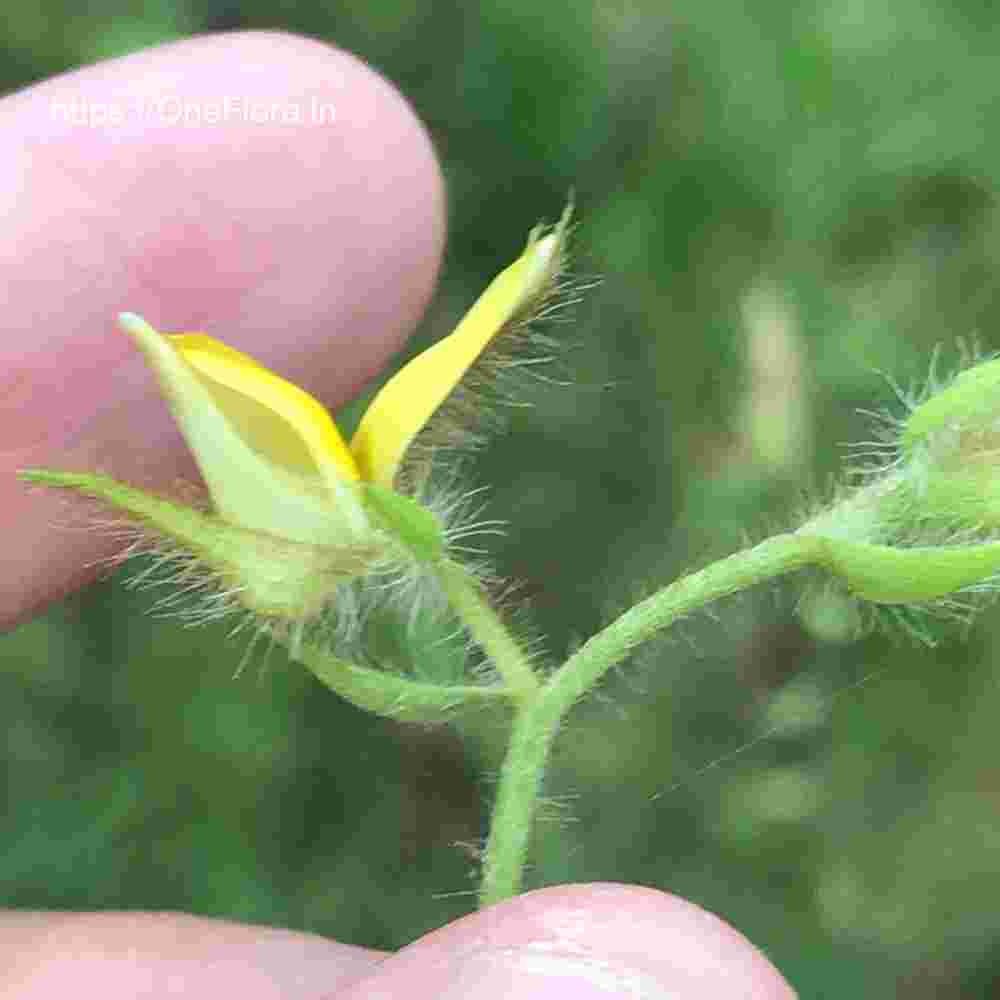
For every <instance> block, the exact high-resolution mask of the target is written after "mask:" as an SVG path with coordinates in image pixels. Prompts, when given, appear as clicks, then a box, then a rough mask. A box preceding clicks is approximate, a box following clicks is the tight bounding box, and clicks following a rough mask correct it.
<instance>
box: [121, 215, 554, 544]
mask: <svg viewBox="0 0 1000 1000" xmlns="http://www.w3.org/2000/svg"><path fill="white" fill-rule="evenodd" d="M568 216H569V211H568V210H567V212H566V213H564V215H563V218H562V219H561V220H560V222H559V224H558V225H557V226H556V227H555V228H554V229H553V230H552V231H551V232H548V233H547V234H545V233H544V232H543V231H542V230H541V229H539V228H536V229H535V230H534V231H533V232H532V233H531V235H530V237H529V239H528V244H527V246H526V248H525V250H524V252H523V253H522V254H521V256H520V257H518V259H517V260H516V261H514V263H513V264H511V265H510V266H509V267H507V268H506V269H505V270H504V271H502V272H501V273H500V274H499V275H498V276H497V277H496V278H495V279H494V280H493V282H492V283H491V284H490V285H489V287H488V288H487V289H486V291H485V292H484V293H483V294H482V296H481V297H480V298H479V300H478V301H477V302H476V303H475V305H474V306H473V307H472V309H471V310H470V311H469V312H468V313H467V314H466V316H465V317H464V318H463V319H462V321H461V322H460V323H459V325H458V327H457V328H456V329H455V330H454V332H453V333H451V334H450V335H449V336H448V337H446V338H444V339H443V340H441V341H440V342H438V343H437V344H435V345H433V346H432V347H431V348H429V349H428V350H426V351H424V352H423V353H422V354H420V355H419V356H418V357H416V358H415V359H414V360H412V361H411V362H410V363H409V364H407V365H406V366H404V367H403V368H402V369H401V370H400V371H399V372H398V373H397V374H396V375H395V376H394V377H393V378H391V379H390V380H389V381H388V382H387V383H386V385H385V386H384V387H383V388H382V389H381V391H380V392H379V393H378V394H377V395H376V396H375V398H374V399H373V400H372V403H371V405H370V406H369V407H368V409H367V411H366V412H365V414H364V416H363V418H362V420H361V422H360V424H359V426H358V429H357V432H356V433H355V435H354V437H353V438H352V440H351V443H350V445H349V446H348V445H347V444H346V443H345V441H344V440H343V438H342V437H341V435H340V432H339V431H338V430H337V427H336V425H335V424H334V422H333V420H332V418H331V417H330V415H329V413H328V412H327V411H326V410H325V409H324V408H323V406H322V405H320V403H318V402H317V401H316V400H315V399H313V397H312V396H310V395H309V394H308V393H306V392H305V391H303V390H302V389H300V388H298V387H297V386H295V385H292V384H291V383H290V382H287V381H285V380H284V379H282V378H281V377H279V376H278V375H275V374H274V373H273V372H271V371H269V370H268V369H266V368H264V367H263V366H262V365H260V364H258V363H257V362H256V361H254V360H253V358H250V357H248V356H247V355H246V354H243V353H241V352H240V351H237V350H235V349H234V348H232V347H228V346H227V345H225V344H223V343H221V342H220V341H218V340H215V339H213V338H212V337H208V336H206V335H205V334H201V333H182V334H161V333H158V332H157V331H156V330H154V329H153V328H152V327H151V326H150V325H149V324H148V323H146V322H145V320H143V319H141V318H140V317H139V316H136V315H134V314H132V313H124V314H122V316H121V318H120V323H121V326H122V328H123V329H124V330H125V332H126V333H127V334H129V335H130V336H131V337H132V338H133V340H134V341H135V342H136V344H137V345H138V346H139V347H140V348H141V349H142V351H143V352H144V354H145V355H146V358H147V360H148V362H149V363H150V365H151V366H152V368H153V369H154V371H155V373H156V375H157V377H158V379H159V382H160V385H161V388H162V390H163V392H164V395H165V397H166V399H167V401H168V403H169V405H170V407H171V409H172V411H173V413H174V416H175V418H176V420H177V422H178V424H179V426H180V428H181V432H182V433H183V435H184V438H185V440H186V442H187V444H188V446H189V447H190V449H191V451H192V453H193V454H194V457H195V460H196V461H197V463H198V466H199V468H200V470H201V473H202V475H203V477H204V479H205V483H206V485H207V486H208V490H209V493H210V494H211V497H212V500H213V502H214V504H215V507H216V511H217V513H218V514H219V515H221V516H222V517H223V518H225V519H226V520H227V521H228V522H230V523H232V524H235V525H238V526H241V527H244V528H248V529H250V530H253V531H258V532H264V533H266V534H269V535H272V536H277V537H279V538H287V539H289V540H292V541H298V542H305V543H309V544H313V545H323V544H331V543H332V544H337V543H338V542H344V543H352V542H353V543H364V541H365V539H366V536H369V535H370V534H371V528H370V522H369V518H368V515H367V512H366V508H365V502H364V496H363V495H362V492H363V491H362V490H359V489H358V487H359V486H369V487H373V488H374V492H376V493H378V492H380V491H385V490H391V489H392V487H393V485H394V483H395V482H396V479H397V475H398V473H399V471H400V469H401V467H402V465H403V463H404V461H405V459H406V456H407V452H408V451H409V449H410V448H411V446H412V445H413V443H414V441H415V439H416V438H417V436H418V435H419V434H420V432H421V431H422V430H423V429H424V428H425V427H427V425H428V424H429V423H430V422H431V421H432V420H433V418H434V415H435V413H437V412H438V411H439V409H440V408H441V406H442V404H443V403H444V402H445V401H446V400H447V398H448V397H449V395H450V394H451V393H452V391H453V390H454V389H455V388H456V387H457V386H458V385H459V383H460V382H461V381H462V379H463V377H464V376H465V375H466V373H467V372H468V371H469V369H470V368H471V367H472V366H473V365H474V364H475V363H476V361H477V359H479V358H480V356H481V355H483V353H484V351H486V349H487V348H488V347H489V346H490V344H491V342H493V341H494V339H495V338H496V337H497V335H498V334H499V333H500V332H501V331H503V330H504V329H506V328H507V327H508V326H509V325H510V324H511V323H514V322H517V321H518V320H519V319H520V318H522V317H523V316H524V315H526V314H530V313H531V312H532V311H533V310H535V309H536V308H538V306H539V305H540V304H543V303H544V302H545V301H546V300H547V299H548V297H549V296H550V295H551V293H552V292H553V290H554V288H555V286H556V283H557V280H558V277H559V272H560V270H561V267H562V258H563V253H564V246H565V236H566V229H567V225H568Z"/></svg>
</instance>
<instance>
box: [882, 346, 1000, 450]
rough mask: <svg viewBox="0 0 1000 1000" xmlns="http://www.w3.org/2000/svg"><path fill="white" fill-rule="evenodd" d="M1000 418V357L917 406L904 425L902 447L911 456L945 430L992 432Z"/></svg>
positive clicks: (983, 363) (964, 373)
mask: <svg viewBox="0 0 1000 1000" xmlns="http://www.w3.org/2000/svg"><path fill="white" fill-rule="evenodd" d="M998 416H1000V358H997V359H994V360H993V361H984V362H982V363H981V364H978V365H976V366H975V367H973V368H969V369H967V370H966V371H964V372H961V373H959V374H958V375H957V376H956V377H955V380H954V381H953V382H952V383H951V385H949V386H948V387H947V388H946V389H942V390H941V391H940V392H936V393H934V395H933V396H931V397H930V398H929V399H927V400H925V401H924V402H923V403H921V404H920V405H919V406H917V407H915V408H914V410H913V412H912V413H911V414H910V415H909V417H907V418H906V420H905V421H904V423H903V428H902V433H901V434H900V438H899V444H900V448H901V450H902V452H903V454H904V455H906V456H908V457H909V456H912V455H913V453H914V450H915V449H916V448H917V447H918V446H919V445H920V444H928V443H930V441H931V438H932V437H933V436H934V435H935V434H937V433H939V432H942V431H944V432H959V431H967V430H973V431H977V430H978V431H992V430H993V429H994V428H993V424H994V422H995V421H996V419H997V417H998Z"/></svg>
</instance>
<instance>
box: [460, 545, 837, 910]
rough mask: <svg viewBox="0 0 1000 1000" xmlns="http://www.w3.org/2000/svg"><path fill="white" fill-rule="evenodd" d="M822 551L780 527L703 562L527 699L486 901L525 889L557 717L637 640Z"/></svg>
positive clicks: (508, 764) (505, 770)
mask: <svg viewBox="0 0 1000 1000" xmlns="http://www.w3.org/2000/svg"><path fill="white" fill-rule="evenodd" d="M824 555H825V553H824V549H823V543H822V541H821V540H819V539H816V538H810V537H806V536H801V535H777V536H776V537H774V538H771V539H768V540H767V541H766V542H763V543H761V544H760V545H758V546H756V547H755V548H752V549H747V550H745V551H743V552H737V553H735V554H734V555H731V556H728V557H727V558H725V559H722V560H720V561H719V562H716V563H713V564H712V565H710V566H706V567H705V568H704V569H702V570H699V571H698V572H697V573H692V574H691V575H690V576H686V577H684V578H683V579H681V580H678V581H676V582H675V583H672V584H670V586H668V587H665V588H663V589H662V590H660V591H658V592H657V593H655V594H653V595H652V596H651V597H648V598H646V600H644V601H642V602H641V603H639V604H637V605H636V606H635V607H633V608H631V609H630V610H628V611H626V612H625V614H623V615H622V616H621V617H620V618H618V619H617V620H615V621H614V622H612V623H611V624H610V625H608V626H607V627H606V628H604V629H603V630H602V631H600V632H598V633H597V634H596V635H594V636H593V637H591V638H590V639H589V640H588V641H587V642H586V643H584V645H583V646H581V647H580V649H578V650H577V652H576V653H574V654H573V655H572V656H571V657H570V658H569V659H568V660H567V661H566V662H565V663H564V664H563V665H562V666H561V667H560V668H559V670H557V671H556V672H555V673H554V674H553V675H552V677H551V678H550V679H549V680H548V682H547V683H546V684H545V686H544V687H543V688H542V689H541V691H540V692H539V693H538V694H537V695H536V696H535V697H532V698H530V699H528V700H526V701H525V702H523V703H522V705H521V707H520V709H519V710H518V712H517V715H516V716H515V719H514V725H513V729H512V731H511V738H510V744H509V746H508V749H507V756H506V758H505V759H504V763H503V766H502V768H501V771H500V781H499V785H498V787H497V795H496V804H495V806H494V812H493V821H492V824H491V827H490V835H489V839H488V841H487V844H486V853H485V857H484V860H483V881H482V886H481V888H480V897H479V899H480V905H481V906H488V905H490V904H492V903H497V902H500V901H501V900H503V899H508V898H510V897H511V896H515V895H517V893H518V892H519V891H520V889H521V882H522V877H523V871H524V864H525V860H526V858H527V854H528V846H529V843H530V839H531V831H532V824H533V820H534V815H535V811H536V809H537V804H538V797H539V793H540V792H541V783H542V775H543V773H544V770H545V765H546V762H547V760H548V756H549V752H550V750H551V748H552V743H553V741H554V740H555V736H556V733H557V731H558V729H559V723H560V722H561V720H562V719H563V717H564V716H565V715H566V713H567V712H568V711H569V710H570V709H571V708H572V707H573V705H574V704H575V703H576V702H577V700H578V699H579V698H580V697H581V696H582V695H584V694H586V693H587V691H589V690H590V689H591V688H593V687H594V685H595V684H597V682H598V681H599V680H600V679H601V677H603V676H604V674H605V673H607V671H608V670H610V669H611V668H612V667H613V666H615V664H617V663H620V662H621V661H622V660H623V659H625V657H626V656H628V654H629V653H630V652H631V651H632V650H633V649H634V648H635V647H636V646H638V645H639V644H640V643H642V642H645V641H646V640H647V639H649V638H651V637H652V636H653V635H655V634H656V633H657V632H659V631H661V630H662V629H665V628H667V627H668V626H669V625H671V624H672V623H673V622H675V621H676V620H677V619H678V618H679V617H680V616H682V615H684V614H687V613H688V612H690V611H693V610H695V609H696V608H700V607H703V606H704V605H706V604H708V603H710V602H711V601H714V600H716V599H717V598H720V597H724V596H726V595H727V594H733V593H736V592H737V591H740V590H744V589H745V588H747V587H750V586H752V585H754V584H756V583H762V582H763V581H765V580H769V579H772V578H774V577H776V576H780V575H781V574H783V573H788V572H790V571H792V570H796V569H800V568H802V567H804V566H807V565H809V564H811V563H815V562H821V561H823V558H824Z"/></svg>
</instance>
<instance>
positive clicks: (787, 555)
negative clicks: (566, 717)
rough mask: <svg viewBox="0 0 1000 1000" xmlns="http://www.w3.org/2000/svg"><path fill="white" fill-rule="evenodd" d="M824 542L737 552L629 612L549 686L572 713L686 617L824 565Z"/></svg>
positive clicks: (798, 541)
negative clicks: (731, 596) (583, 698)
mask: <svg viewBox="0 0 1000 1000" xmlns="http://www.w3.org/2000/svg"><path fill="white" fill-rule="evenodd" d="M825 558H826V549H825V546H824V542H823V540H822V539H819V538H814V537H811V536H806V535H791V534H785V535H775V536H774V537H773V538H769V539H767V541H765V542H761V543H760V545H755V546H754V547H753V548H752V549H744V550H743V551H742V552H734V553H733V554H732V555H731V556H726V558H724V559H720V560H719V561H718V562H714V563H712V564H711V565H709V566H706V567H705V568H704V569H700V570H698V571H697V572H696V573H691V574H690V575H689V576H685V577H682V578H681V579H680V580H675V581H674V582H673V583H671V584H670V585H669V586H666V587H664V588H663V589H662V590H658V591H657V592H656V593H655V594H652V595H651V596H649V597H647V598H646V599H645V600H644V601H640V602H639V603H638V604H636V605H635V607H633V608H629V610H628V611H626V612H625V613H624V614H623V615H622V616H621V617H620V618H617V619H616V620H615V621H613V622H612V623H611V624H610V625H608V626H607V627H606V628H604V629H602V630H601V631H600V632H598V633H597V634H596V635H594V636H592V637H591V638H590V639H588V640H587V641H586V642H585V643H584V644H583V645H582V646H581V647H580V648H579V649H578V650H577V651H576V652H575V653H574V654H573V655H572V656H571V657H570V658H569V659H568V660H567V661H566V662H565V663H564V664H563V665H562V666H561V667H560V668H559V670H558V671H556V673H555V674H553V676H552V678H551V680H550V681H549V683H550V684H551V685H552V686H553V687H556V688H558V689H559V690H560V692H561V693H562V694H561V700H562V703H563V704H564V705H565V707H566V708H567V709H568V708H569V707H570V706H572V704H573V703H574V702H575V701H576V700H577V699H578V698H580V697H581V696H582V695H584V694H586V693H587V692H588V691H589V690H590V689H591V688H592V687H593V686H594V685H595V684H596V683H597V682H598V681H599V680H600V679H601V678H602V677H603V676H604V675H605V674H606V673H607V672H608V671H609V670H610V669H611V668H612V667H614V666H615V665H616V664H618V663H621V661H622V660H624V659H625V657H626V656H628V654H629V653H630V652H631V651H632V650H633V649H634V648H635V647H636V646H638V645H640V644H641V643H643V642H645V641H646V640H647V639H650V638H652V637H653V636H654V635H656V633H657V632H660V631H662V630H663V629H665V628H668V627H669V626H670V625H672V624H673V623H674V622H675V621H676V620H677V619H678V618H680V617H681V616H682V615H685V614H688V613H689V612H691V611H694V610H696V609H698V608H701V607H704V606H705V605H706V604H710V603H711V602H712V601H715V600H718V599H719V598H720V597H726V596H727V595H729V594H735V593H737V592H738V591H741V590H746V589H747V588H748V587H752V586H753V585H754V584H757V583H763V582H764V581H765V580H771V579H773V578H774V577H776V576H781V575H782V574H784V573H790V572H791V571H792V570H796V569H802V568H803V567H804V566H809V565H811V564H815V563H820V562H823V561H824V560H825Z"/></svg>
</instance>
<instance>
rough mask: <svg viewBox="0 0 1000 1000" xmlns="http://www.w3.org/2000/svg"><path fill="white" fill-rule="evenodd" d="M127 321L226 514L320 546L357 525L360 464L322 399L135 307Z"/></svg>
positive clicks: (125, 316)
mask: <svg viewBox="0 0 1000 1000" xmlns="http://www.w3.org/2000/svg"><path fill="white" fill-rule="evenodd" d="M120 323H121V326H122V329H123V330H124V331H125V332H126V333H127V334H129V336H131V337H132V339H133V340H134V341H135V342H136V344H137V345H138V346H139V347H140V349H141V350H142V351H143V353H144V354H145V356H146V359H147V361H148V362H149V363H150V365H151V366H152V368H153V370H154V371H155V373H156V375H157V378H158V380H159V382H160V386H161V388H162V390H163V392H164V395H165V396H166V398H167V401H168V403H169V404H170V408H171V410H172V412H173V414H174V417H175V419H176V420H177V422H178V424H179V426H180V429H181V432H182V434H183V435H184V438H185V441H186V442H187V444H188V447H189V448H190V449H191V451H192V453H193V455H194V457H195V460H196V461H197V463H198V467H199V468H200V470H201V473H202V475H203V477H204V479H205V483H206V485H207V486H208V489H209V492H210V494H211V496H212V500H213V502H214V504H215V506H216V508H217V509H218V511H219V513H220V514H221V515H222V516H223V517H225V518H226V519H227V520H230V521H232V522H233V523H236V524H240V525H242V526H244V527H247V528H251V529H253V530H255V531H264V532H267V533H269V534H272V535H276V536H278V537H286V538H290V539H295V540H298V541H308V542H315V543H324V542H329V541H330V540H331V536H334V537H335V536H336V535H337V534H338V533H339V532H338V529H339V530H344V529H345V528H346V529H348V530H351V529H355V528H357V527H358V518H359V515H361V510H360V506H359V502H358V501H357V499H356V498H353V497H351V496H349V495H348V494H349V492H350V486H349V483H350V481H352V480H356V479H357V478H358V472H357V467H356V465H355V464H354V461H353V459H352V458H351V456H350V453H349V452H348V451H347V448H346V446H345V445H344V443H343V440H342V439H341V438H340V434H339V432H338V431H337V428H336V426H335V425H334V423H333V421H332V419H331V418H330V416H329V414H327V413H326V411H325V410H324V409H323V408H322V406H320V404H319V403H318V402H316V400H314V399H313V398H312V397H311V396H309V395H308V394H307V393H306V392H304V391H303V390H301V389H299V388H297V387H296V386H293V385H291V383H288V382H285V381H284V380H283V379H281V378H279V377H278V376H277V375H275V374H274V373H272V372H270V371H268V370H267V369H266V368H264V367H262V366H261V365H259V364H257V362H255V361H253V359H251V358H249V357H248V356H247V355H245V354H242V353H241V352H239V351H236V350H234V349H233V348H230V347H226V346H225V345H223V344H220V343H219V342H218V341H215V340H213V339H212V338H210V337H207V336H205V335H203V334H178V335H174V336H169V335H164V334H160V333H158V332H157V331H156V330H154V329H153V328H152V327H151V326H150V325H149V324H148V323H146V322H145V320H143V319H141V318H140V317H138V316H135V315H133V314H131V313H124V314H123V315H122V316H121V318H120ZM345 499H346V500H347V502H346V503H337V502H336V501H337V500H345Z"/></svg>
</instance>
